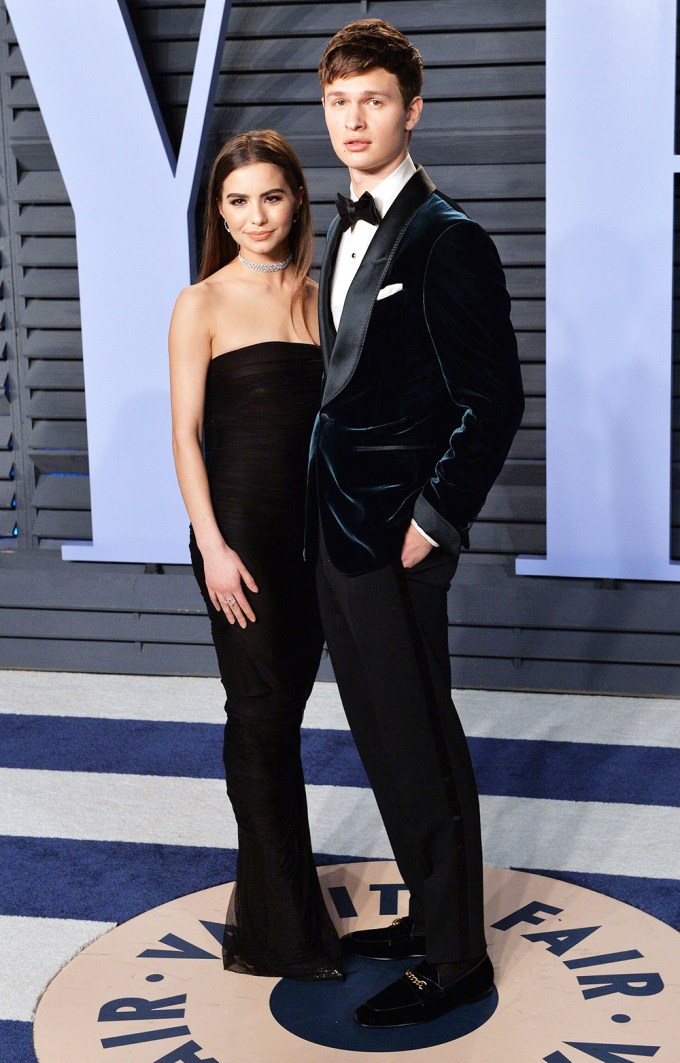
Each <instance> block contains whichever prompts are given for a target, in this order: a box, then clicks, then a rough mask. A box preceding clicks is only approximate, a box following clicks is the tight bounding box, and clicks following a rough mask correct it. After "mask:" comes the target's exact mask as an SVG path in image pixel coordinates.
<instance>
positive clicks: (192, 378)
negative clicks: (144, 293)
mask: <svg viewBox="0 0 680 1063" xmlns="http://www.w3.org/2000/svg"><path fill="white" fill-rule="evenodd" d="M209 321H210V315H209V305H208V296H207V295H206V294H205V292H203V291H201V289H200V288H198V287H191V288H185V289H184V290H183V291H182V292H181V293H180V295H179V298H178V300H177V303H176V304H175V309H174V312H173V315H172V321H171V323H170V336H169V344H168V346H169V351H170V395H171V401H172V450H173V454H174V458H175V468H176V470H177V479H178V480H179V486H180V490H181V492H182V498H183V499H184V504H185V506H186V508H187V512H188V514H189V519H190V521H191V524H192V527H193V529H194V535H195V536H196V542H197V544H198V548H199V550H200V551H201V556H202V558H203V564H204V569H205V582H206V586H207V588H208V594H209V595H210V600H211V601H212V603H213V605H214V606H215V608H216V609H218V610H219V609H223V610H224V614H225V616H226V618H227V620H228V621H229V622H230V623H232V624H233V623H234V621H237V622H238V623H239V624H240V626H241V627H245V626H246V618H247V619H248V620H251V621H254V620H255V614H254V613H253V611H252V609H251V607H250V605H249V603H248V601H247V599H246V597H245V594H244V592H243V586H242V582H241V581H243V583H245V585H246V587H248V589H249V590H251V591H257V585H256V583H255V580H254V579H253V577H252V576H251V574H250V573H249V572H248V570H247V568H246V567H245V565H244V564H243V562H242V561H241V559H240V557H239V556H238V554H237V553H236V552H235V551H234V550H231V549H230V548H229V546H228V545H227V543H225V541H224V539H223V537H222V533H221V532H220V529H219V527H218V525H217V521H216V519H215V513H214V510H213V507H212V502H211V499H210V488H209V486H208V476H207V472H206V468H205V462H204V460H203V450H202V436H203V407H204V399H205V382H206V376H207V372H208V366H209V364H210V358H211V353H212V352H211V335H210V327H209ZM233 599H235V600H236V604H235V605H234V606H230V605H229V604H228V601H227V600H233Z"/></svg>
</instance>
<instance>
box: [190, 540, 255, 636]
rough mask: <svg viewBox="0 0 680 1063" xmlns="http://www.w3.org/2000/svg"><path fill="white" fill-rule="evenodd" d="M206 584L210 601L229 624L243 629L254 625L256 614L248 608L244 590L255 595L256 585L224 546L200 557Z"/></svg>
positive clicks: (237, 558) (246, 570)
mask: <svg viewBox="0 0 680 1063" xmlns="http://www.w3.org/2000/svg"><path fill="white" fill-rule="evenodd" d="M203 568H204V572H205V583H206V587H207V588H208V594H209V595H210V600H211V602H212V603H213V605H214V606H215V608H216V609H217V610H222V612H223V613H224V615H225V617H226V618H227V620H228V621H229V623H230V624H234V623H236V624H238V625H239V627H245V626H246V624H247V622H248V621H249V620H250V621H252V622H253V623H254V622H255V613H254V612H253V610H252V609H251V608H250V605H249V603H248V599H247V598H246V596H245V593H244V590H243V584H245V585H246V587H247V588H248V590H249V591H253V593H255V594H257V590H258V587H257V584H256V582H255V580H254V579H253V577H252V576H251V575H250V572H249V571H248V569H247V568H246V566H245V565H244V564H243V562H242V561H241V558H240V557H239V555H238V554H237V553H236V551H235V550H232V549H230V547H228V546H227V544H226V543H223V544H222V546H221V548H217V549H216V550H213V551H210V552H209V553H206V554H204V555H203Z"/></svg>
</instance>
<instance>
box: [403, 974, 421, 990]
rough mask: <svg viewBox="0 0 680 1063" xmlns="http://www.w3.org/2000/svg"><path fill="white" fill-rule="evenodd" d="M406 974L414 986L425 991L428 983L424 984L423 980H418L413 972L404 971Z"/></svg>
mask: <svg viewBox="0 0 680 1063" xmlns="http://www.w3.org/2000/svg"><path fill="white" fill-rule="evenodd" d="M404 974H405V975H406V977H407V978H408V979H410V980H411V981H412V982H413V984H414V986H417V988H418V989H424V988H425V986H426V985H427V982H424V981H423V979H422V978H417V977H416V976H415V974H414V973H413V971H411V970H408V971H404Z"/></svg>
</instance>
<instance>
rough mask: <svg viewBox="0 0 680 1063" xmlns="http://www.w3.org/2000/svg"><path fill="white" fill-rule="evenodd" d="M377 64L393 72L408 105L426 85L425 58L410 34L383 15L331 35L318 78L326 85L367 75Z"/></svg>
mask: <svg viewBox="0 0 680 1063" xmlns="http://www.w3.org/2000/svg"><path fill="white" fill-rule="evenodd" d="M378 67H380V68H382V69H383V70H387V71H388V72H389V73H390V74H394V76H395V77H396V79H397V81H398V82H399V89H400V91H401V95H402V97H403V100H404V107H408V105H409V104H410V102H411V100H412V99H413V98H414V96H420V91H421V89H422V86H423V60H422V58H421V55H420V52H419V51H418V49H417V48H414V47H413V45H412V44H411V42H410V41H409V39H408V37H405V36H404V34H403V33H400V31H399V30H396V29H395V28H394V26H390V25H389V23H387V22H383V20H382V19H380V18H362V19H359V20H358V21H357V22H350V23H349V25H347V26H345V27H344V28H343V29H341V30H338V32H337V33H336V34H335V35H334V36H333V37H331V39H330V41H329V42H328V44H327V45H326V50H325V52H324V53H323V55H322V56H321V62H320V63H319V81H320V82H321V88H322V90H323V91H325V89H326V86H327V85H330V84H331V82H333V81H335V80H336V79H338V78H349V77H352V76H353V75H354V74H364V73H366V72H367V71H369V70H376V69H377V68H378Z"/></svg>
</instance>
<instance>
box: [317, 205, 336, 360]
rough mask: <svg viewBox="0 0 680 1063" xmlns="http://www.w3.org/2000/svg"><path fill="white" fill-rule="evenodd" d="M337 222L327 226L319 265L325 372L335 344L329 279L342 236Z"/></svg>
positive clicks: (320, 323)
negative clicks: (324, 245)
mask: <svg viewBox="0 0 680 1063" xmlns="http://www.w3.org/2000/svg"><path fill="white" fill-rule="evenodd" d="M339 222H340V219H339V218H334V219H333V221H332V222H331V224H330V226H329V229H328V236H327V239H326V250H325V251H324V256H323V262H322V263H321V276H320V277H319V332H320V335H321V353H322V355H323V361H324V367H325V369H326V370H328V366H329V363H330V360H331V351H332V350H333V344H334V343H335V325H334V324H333V315H332V314H331V279H332V277H333V267H334V265H335V256H336V254H337V253H338V244H339V243H340V237H341V236H342V233H341V232H340V224H339Z"/></svg>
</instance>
